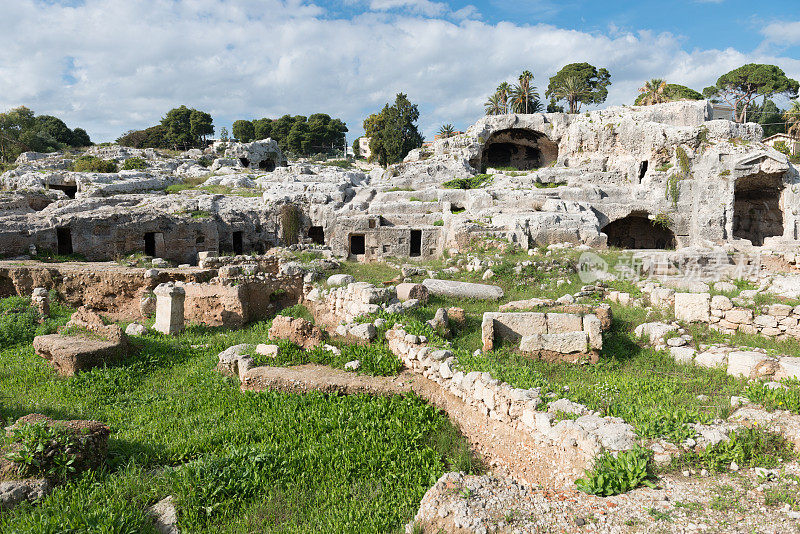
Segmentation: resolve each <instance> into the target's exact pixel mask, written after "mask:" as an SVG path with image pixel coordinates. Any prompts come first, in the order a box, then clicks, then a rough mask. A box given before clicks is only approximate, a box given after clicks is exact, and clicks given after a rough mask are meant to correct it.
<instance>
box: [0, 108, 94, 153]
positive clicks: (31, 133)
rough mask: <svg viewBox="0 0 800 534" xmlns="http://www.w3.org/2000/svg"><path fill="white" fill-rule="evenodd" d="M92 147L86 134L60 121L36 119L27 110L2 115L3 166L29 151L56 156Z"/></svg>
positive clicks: (0, 142)
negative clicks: (70, 147) (80, 148)
mask: <svg viewBox="0 0 800 534" xmlns="http://www.w3.org/2000/svg"><path fill="white" fill-rule="evenodd" d="M91 144H92V141H91V140H90V139H89V135H88V134H87V133H86V130H84V129H82V128H75V129H74V130H70V129H69V127H68V126H67V125H66V124H65V123H64V121H62V120H61V119H59V118H58V117H54V116H52V115H39V116H37V115H36V114H35V113H34V112H33V111H32V110H30V109H28V108H26V107H25V106H20V107H18V108H14V109H11V110H9V111H7V112H5V113H0V162H4V163H8V162H11V161H14V160H15V159H17V157H18V156H19V155H20V154H21V153H22V152H26V151H35V152H53V151H55V150H61V149H63V148H66V147H68V146H74V147H79V146H89V145H91Z"/></svg>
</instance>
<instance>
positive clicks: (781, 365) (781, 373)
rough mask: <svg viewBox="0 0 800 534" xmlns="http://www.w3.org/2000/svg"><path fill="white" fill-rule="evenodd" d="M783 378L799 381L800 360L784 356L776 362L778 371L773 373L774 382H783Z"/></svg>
mask: <svg viewBox="0 0 800 534" xmlns="http://www.w3.org/2000/svg"><path fill="white" fill-rule="evenodd" d="M784 378H796V379H800V358H798V357H795V356H784V357H783V358H781V359H779V360H778V370H777V372H776V373H775V380H783V379H784Z"/></svg>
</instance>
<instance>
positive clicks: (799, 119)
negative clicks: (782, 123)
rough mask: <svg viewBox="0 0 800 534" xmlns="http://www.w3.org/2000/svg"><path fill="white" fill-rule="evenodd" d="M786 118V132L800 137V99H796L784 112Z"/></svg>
mask: <svg viewBox="0 0 800 534" xmlns="http://www.w3.org/2000/svg"><path fill="white" fill-rule="evenodd" d="M783 118H784V119H786V133H788V134H789V135H790V136H791V137H800V100H795V101H794V102H792V105H791V106H790V107H789V109H787V110H786V111H784V112H783Z"/></svg>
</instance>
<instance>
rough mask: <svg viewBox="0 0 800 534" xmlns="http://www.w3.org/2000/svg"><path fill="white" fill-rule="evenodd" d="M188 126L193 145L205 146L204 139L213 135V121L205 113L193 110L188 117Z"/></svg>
mask: <svg viewBox="0 0 800 534" xmlns="http://www.w3.org/2000/svg"><path fill="white" fill-rule="evenodd" d="M189 124H190V127H191V132H192V137H193V138H194V140H195V143H198V142H200V143H201V144H202V145H203V146H205V145H206V138H207V137H208V136H209V135H214V120H213V119H212V118H211V115H210V114H208V113H206V112H205V111H199V110H196V109H193V110H192V112H191V114H190V115H189Z"/></svg>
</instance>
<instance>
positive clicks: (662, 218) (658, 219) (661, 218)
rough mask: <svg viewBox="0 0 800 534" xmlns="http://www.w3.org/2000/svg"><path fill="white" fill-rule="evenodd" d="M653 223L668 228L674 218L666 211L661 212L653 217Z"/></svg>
mask: <svg viewBox="0 0 800 534" xmlns="http://www.w3.org/2000/svg"><path fill="white" fill-rule="evenodd" d="M653 224H655V225H656V226H658V227H660V228H664V229H665V230H668V229H669V227H670V226H671V225H672V219H670V218H669V215H668V214H666V213H659V214H658V215H656V216H655V217H654V218H653Z"/></svg>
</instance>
